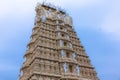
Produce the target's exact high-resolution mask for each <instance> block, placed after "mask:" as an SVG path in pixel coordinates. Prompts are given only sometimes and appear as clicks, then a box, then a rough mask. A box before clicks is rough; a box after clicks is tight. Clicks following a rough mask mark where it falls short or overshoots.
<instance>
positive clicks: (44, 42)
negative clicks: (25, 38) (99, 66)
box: [19, 3, 99, 80]
mask: <svg viewBox="0 0 120 80" xmlns="http://www.w3.org/2000/svg"><path fill="white" fill-rule="evenodd" d="M35 10H36V17H35V22H34V28H33V33H32V35H31V40H30V42H29V44H28V45H27V46H28V50H27V51H26V54H25V55H24V58H25V61H24V63H23V65H22V67H21V69H20V75H19V80H99V79H98V77H97V73H96V71H95V69H94V67H93V66H92V65H91V62H90V59H89V57H88V56H87V54H86V53H85V49H84V47H83V46H82V45H81V43H80V40H79V38H78V37H77V35H76V32H75V31H74V28H73V24H72V18H71V17H70V16H69V15H68V14H67V13H66V12H65V11H64V10H62V9H60V8H57V7H55V6H53V5H50V4H46V3H43V4H38V5H37V6H36V8H35Z"/></svg>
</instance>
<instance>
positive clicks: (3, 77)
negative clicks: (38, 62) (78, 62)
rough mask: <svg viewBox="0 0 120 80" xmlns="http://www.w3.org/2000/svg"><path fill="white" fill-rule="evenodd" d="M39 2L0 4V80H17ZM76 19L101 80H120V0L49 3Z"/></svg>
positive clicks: (10, 0)
mask: <svg viewBox="0 0 120 80" xmlns="http://www.w3.org/2000/svg"><path fill="white" fill-rule="evenodd" d="M37 2H42V0H0V80H17V79H18V74H19V69H20V67H21V65H22V62H23V55H24V54H25V51H26V45H27V43H28V42H29V40H30V39H29V37H30V35H31V33H32V28H33V26H34V25H33V24H34V17H35V11H34V8H35V6H36V4H37ZM47 2H51V3H53V4H55V5H56V6H61V7H62V8H64V9H65V10H66V11H67V12H68V13H69V15H70V16H72V17H73V23H74V28H75V30H76V32H77V35H78V37H79V38H80V40H81V43H82V44H83V45H84V47H85V49H86V52H87V54H88V55H89V56H90V59H91V61H92V64H93V65H94V66H95V68H96V70H97V72H98V77H99V78H100V80H120V5H119V4H120V0H47Z"/></svg>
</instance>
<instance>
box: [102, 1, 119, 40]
mask: <svg viewBox="0 0 120 80" xmlns="http://www.w3.org/2000/svg"><path fill="white" fill-rule="evenodd" d="M119 4H120V0H115V1H114V2H113V3H112V4H111V5H112V7H111V10H110V11H109V12H108V14H106V17H105V18H104V19H103V22H102V25H101V29H102V30H103V31H104V32H105V33H106V34H108V35H110V36H112V38H114V39H116V40H120V5H119Z"/></svg>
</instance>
